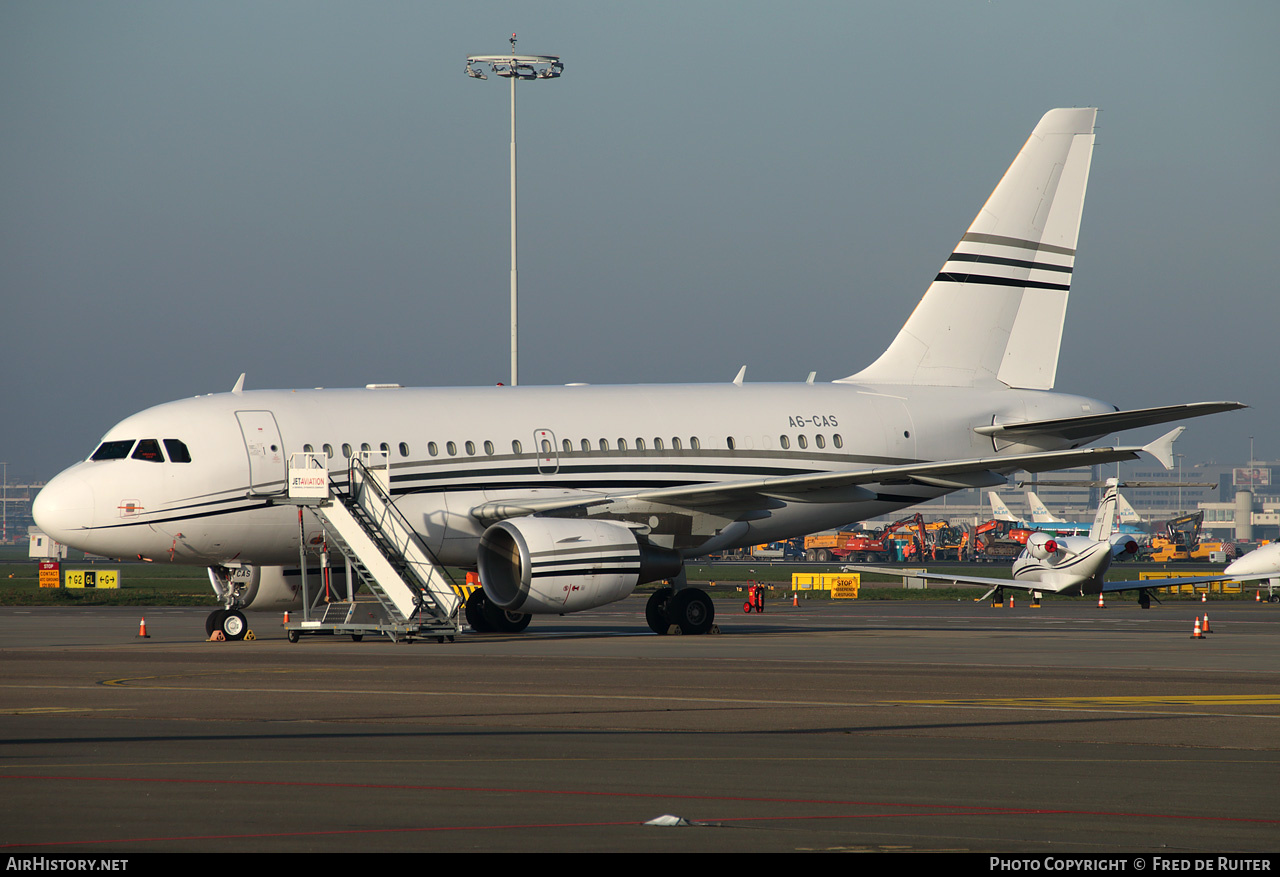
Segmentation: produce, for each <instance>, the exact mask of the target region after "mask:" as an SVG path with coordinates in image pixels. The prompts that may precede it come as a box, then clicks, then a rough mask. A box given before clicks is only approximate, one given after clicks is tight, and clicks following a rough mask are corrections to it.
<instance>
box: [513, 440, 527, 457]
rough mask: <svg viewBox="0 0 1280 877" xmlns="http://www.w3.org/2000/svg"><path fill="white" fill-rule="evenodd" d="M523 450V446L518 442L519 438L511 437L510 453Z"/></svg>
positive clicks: (517, 452)
mask: <svg viewBox="0 0 1280 877" xmlns="http://www.w3.org/2000/svg"><path fill="white" fill-rule="evenodd" d="M523 452H524V447H523V446H522V445H521V444H520V439H513V440H512V441H511V453H513V454H519V453H523Z"/></svg>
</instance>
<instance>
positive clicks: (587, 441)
mask: <svg viewBox="0 0 1280 877" xmlns="http://www.w3.org/2000/svg"><path fill="white" fill-rule="evenodd" d="M582 450H583V451H584V452H585V451H589V450H591V440H590V439H583V440H582Z"/></svg>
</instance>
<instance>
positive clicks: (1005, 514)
mask: <svg viewBox="0 0 1280 877" xmlns="http://www.w3.org/2000/svg"><path fill="white" fill-rule="evenodd" d="M987 498H988V499H989V500H990V501H991V516H992V517H993V518H995V519H996V520H997V521H1016V520H1018V519H1017V518H1016V517H1014V515H1013V512H1011V511H1009V507H1008V506H1007V505H1005V504H1004V500H1002V499H1000V495H999V494H997V493H996V492H995V491H994V490H988V491H987Z"/></svg>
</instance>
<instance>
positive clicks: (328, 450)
mask: <svg viewBox="0 0 1280 877" xmlns="http://www.w3.org/2000/svg"><path fill="white" fill-rule="evenodd" d="M322 450H323V451H324V455H325V456H326V457H328V458H329V459H330V460H332V459H333V445H325V446H324V448H323V449H322Z"/></svg>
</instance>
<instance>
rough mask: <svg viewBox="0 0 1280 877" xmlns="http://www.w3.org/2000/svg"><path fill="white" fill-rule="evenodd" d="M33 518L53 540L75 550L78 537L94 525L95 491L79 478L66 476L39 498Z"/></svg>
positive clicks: (60, 476) (54, 480) (55, 480)
mask: <svg viewBox="0 0 1280 877" xmlns="http://www.w3.org/2000/svg"><path fill="white" fill-rule="evenodd" d="M31 516H32V517H33V518H34V519H35V522H36V526H37V527H39V528H40V529H41V530H43V531H44V532H45V533H46V534H47V535H48V536H49V537H50V538H51V539H55V540H57V541H58V542H61V543H62V544H63V545H71V546H73V547H74V546H75V544H76V541H77V540H76V536H75V534H76V533H80V532H83V531H84V529H85V528H87V527H91V526H92V525H93V488H92V487H91V486H90V485H89V482H88V481H86V480H85V479H84V478H83V477H81V476H80V475H78V474H74V473H70V472H63V473H62V474H61V475H58V476H56V477H55V478H54V479H53V480H52V481H50V482H49V483H48V484H46V485H45V486H44V488H43V489H42V490H41V491H40V492H39V493H38V494H36V498H35V502H33V503H32V505H31Z"/></svg>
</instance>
